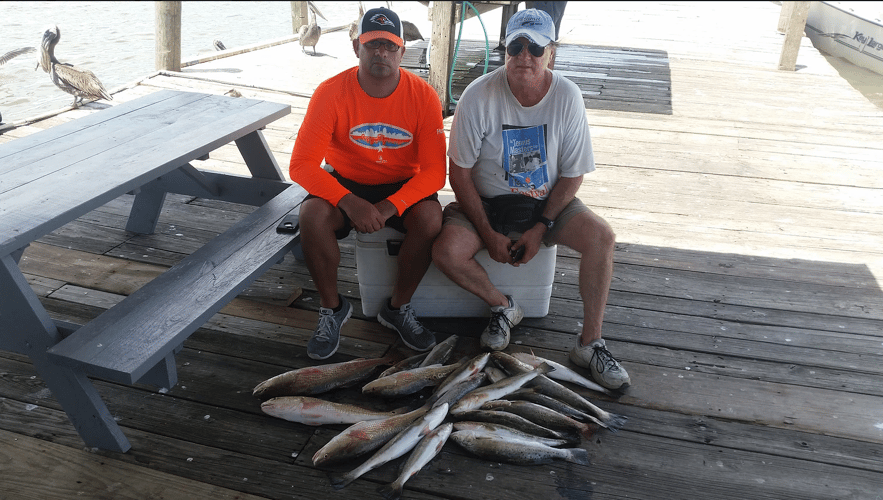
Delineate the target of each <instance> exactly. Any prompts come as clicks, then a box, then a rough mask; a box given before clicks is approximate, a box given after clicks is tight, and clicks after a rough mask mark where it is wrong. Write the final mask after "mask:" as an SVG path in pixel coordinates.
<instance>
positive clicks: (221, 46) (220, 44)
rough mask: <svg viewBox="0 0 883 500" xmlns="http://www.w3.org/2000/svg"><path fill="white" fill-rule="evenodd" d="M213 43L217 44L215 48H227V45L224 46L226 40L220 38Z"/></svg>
mask: <svg viewBox="0 0 883 500" xmlns="http://www.w3.org/2000/svg"><path fill="white" fill-rule="evenodd" d="M212 45H214V46H215V50H227V47H225V46H224V42H222V41H220V40H215V41H214V42H212Z"/></svg>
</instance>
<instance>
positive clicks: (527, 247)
mask: <svg viewBox="0 0 883 500" xmlns="http://www.w3.org/2000/svg"><path fill="white" fill-rule="evenodd" d="M545 234H546V226H543V225H542V224H536V225H534V227H532V228H530V229H528V230H527V231H525V232H524V233H523V234H522V235H521V238H518V241H516V242H515V243H513V244H512V247H511V254H512V256H511V257H510V259H509V260H508V262H509V263H510V264H512V265H513V266H515V267H518V266H520V265H521V264H527V263H528V262H530V259H532V258H534V256H535V255H536V254H537V253H539V251H540V245H541V244H542V242H543V236H544V235H545ZM521 248H523V249H524V253H523V254H521V258H519V259H516V258H514V257H515V254H516V252H518V251H519V249H521Z"/></svg>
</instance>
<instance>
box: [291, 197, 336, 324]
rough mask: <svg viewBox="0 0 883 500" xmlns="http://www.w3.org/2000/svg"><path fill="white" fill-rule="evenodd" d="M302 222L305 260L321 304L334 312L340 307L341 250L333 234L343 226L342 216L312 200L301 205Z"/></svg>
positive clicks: (320, 200) (320, 202)
mask: <svg viewBox="0 0 883 500" xmlns="http://www.w3.org/2000/svg"><path fill="white" fill-rule="evenodd" d="M299 223H300V233H301V242H302V244H301V248H302V249H303V252H304V261H305V262H306V264H307V269H308V270H309V271H310V276H312V278H313V281H314V282H315V284H316V290H317V291H318V292H319V303H320V305H321V306H322V307H327V308H329V309H333V308H335V307H337V306H338V305H339V304H340V303H339V301H338V297H337V268H338V266H339V265H340V247H339V246H338V245H337V238H336V237H335V236H334V231H335V230H336V229H339V228H341V227H343V214H341V213H340V210H338V209H337V208H336V207H334V206H332V205H331V204H330V203H328V202H327V201H325V200H323V199H320V198H310V199H309V200H306V201H305V202H304V203H303V205H301V208H300V219H299Z"/></svg>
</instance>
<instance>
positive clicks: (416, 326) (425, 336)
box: [377, 301, 435, 352]
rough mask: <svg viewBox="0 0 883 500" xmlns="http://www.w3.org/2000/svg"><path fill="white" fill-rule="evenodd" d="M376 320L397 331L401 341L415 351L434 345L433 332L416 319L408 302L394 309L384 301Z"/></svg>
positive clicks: (426, 349) (425, 349)
mask: <svg viewBox="0 0 883 500" xmlns="http://www.w3.org/2000/svg"><path fill="white" fill-rule="evenodd" d="M377 321H379V322H380V324H381V325H383V326H385V327H387V328H392V329H393V330H395V331H397V332H398V333H399V337H401V338H402V342H404V343H405V345H406V346H408V347H410V348H411V349H414V350H415V351H418V352H424V351H428V350H430V349H432V348H433V347H435V334H433V333H432V332H431V331H429V329H428V328H426V327H425V326H423V325H421V324H420V322H419V321H417V316H416V315H415V314H414V309H412V308H411V304H410V303H408V304H405V305H403V306H402V307H400V308H399V310H398V311H396V310H394V309H390V308H389V302H388V301H387V302H384V304H383V307H382V308H381V309H380V312H379V313H377Z"/></svg>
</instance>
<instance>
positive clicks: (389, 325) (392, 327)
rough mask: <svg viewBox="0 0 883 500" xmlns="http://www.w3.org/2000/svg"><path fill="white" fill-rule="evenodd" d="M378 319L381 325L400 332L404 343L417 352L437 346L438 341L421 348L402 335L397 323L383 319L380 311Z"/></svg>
mask: <svg viewBox="0 0 883 500" xmlns="http://www.w3.org/2000/svg"><path fill="white" fill-rule="evenodd" d="M377 321H379V322H380V324H381V325H383V326H385V327H387V328H389V329H390V330H393V331H394V332H396V333H397V334H399V338H400V339H402V343H404V344H405V345H406V346H408V347H409V348H411V349H413V350H415V351H417V352H426V351H428V350H430V349H432V348H433V347H435V346H436V343H435V342H433V344H432V345H431V346H429V347H427V348H425V349H421V348H419V347H414V346H412V345H411V344H410V343H409V342H408V341H407V340H405V338H404V337H402V332H400V331H399V329H398V328H396V327H395V325H393V324H392V323H390V322H389V321H386V320H385V319H383V316H381V315H380V313H377Z"/></svg>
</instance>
